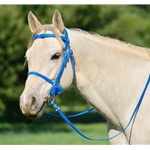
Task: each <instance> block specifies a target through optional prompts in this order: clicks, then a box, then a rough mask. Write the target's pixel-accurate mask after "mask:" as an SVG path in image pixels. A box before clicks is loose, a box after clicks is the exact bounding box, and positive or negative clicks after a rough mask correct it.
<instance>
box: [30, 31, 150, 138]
mask: <svg viewBox="0 0 150 150" xmlns="http://www.w3.org/2000/svg"><path fill="white" fill-rule="evenodd" d="M64 33H65V34H64V35H65V36H60V38H61V39H62V40H63V41H64V43H65V48H64V57H63V61H62V64H61V67H60V70H59V72H58V74H57V76H56V78H55V80H54V81H52V80H51V79H49V78H47V77H46V76H44V75H42V74H40V73H38V72H35V71H30V72H29V73H28V76H29V75H35V76H38V77H40V78H42V79H43V80H45V81H46V82H48V83H50V84H51V85H52V87H51V89H50V91H49V94H50V95H51V96H53V97H55V96H57V95H59V94H60V93H61V92H62V90H63V88H62V86H61V85H60V84H59V82H60V79H61V76H62V74H63V71H64V68H65V66H66V64H67V60H68V58H69V59H70V61H71V65H72V72H73V75H74V59H73V52H72V50H71V49H70V41H69V37H68V33H67V30H66V29H64ZM39 38H55V35H54V34H47V33H46V34H38V35H35V36H34V40H36V39H39ZM149 83H150V75H149V77H148V80H147V82H146V85H145V87H144V89H143V92H142V94H141V96H140V98H139V100H138V103H137V105H136V107H135V109H134V111H133V113H132V115H131V118H130V120H129V122H128V124H127V126H126V127H125V128H124V129H123V130H122V131H120V132H119V133H118V134H116V135H114V136H112V137H110V138H89V137H87V136H85V135H84V134H82V133H81V132H80V131H79V130H78V129H77V128H76V127H75V126H74V125H73V124H72V123H71V122H70V120H69V119H68V118H69V117H76V116H79V115H83V114H86V113H88V112H91V111H92V110H94V108H90V109H89V110H87V111H84V112H82V113H78V114H75V115H70V116H65V115H64V113H63V112H62V111H61V110H60V108H59V107H58V105H57V104H55V102H54V100H52V101H50V104H51V105H52V106H53V108H54V109H55V110H56V111H57V112H58V113H59V115H57V114H53V113H50V112H47V111H44V112H45V113H47V114H50V115H53V116H57V117H62V118H63V119H64V120H65V121H66V122H67V123H68V124H69V125H70V127H71V128H73V129H74V130H75V131H76V132H77V133H78V134H79V135H81V136H82V137H84V138H86V139H88V140H100V141H104V140H111V139H113V138H115V137H117V136H118V135H120V134H121V133H123V132H124V131H125V130H126V129H127V128H128V127H129V125H130V123H131V122H132V120H133V119H134V117H135V115H136V113H137V111H138V109H139V107H140V105H141V102H142V100H143V97H144V95H145V93H146V90H147V88H148V85H149Z"/></svg>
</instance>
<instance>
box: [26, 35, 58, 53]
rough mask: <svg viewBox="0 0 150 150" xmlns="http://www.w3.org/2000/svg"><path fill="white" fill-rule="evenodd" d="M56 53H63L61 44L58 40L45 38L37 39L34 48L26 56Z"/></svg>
mask: <svg viewBox="0 0 150 150" xmlns="http://www.w3.org/2000/svg"><path fill="white" fill-rule="evenodd" d="M55 51H61V48H60V44H59V42H58V40H57V39H56V38H44V39H36V40H35V41H34V42H33V44H32V46H31V47H30V48H29V49H28V50H27V52H26V56H29V55H32V54H33V55H34V54H35V53H41V55H42V54H46V53H49V54H51V53H54V52H55Z"/></svg>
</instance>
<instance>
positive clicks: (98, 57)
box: [70, 31, 150, 126]
mask: <svg viewBox="0 0 150 150" xmlns="http://www.w3.org/2000/svg"><path fill="white" fill-rule="evenodd" d="M71 32H72V33H70V41H71V48H72V50H73V52H74V57H75V74H76V78H75V84H76V87H77V89H78V90H79V91H80V93H81V94H82V95H83V96H84V97H85V98H86V100H87V101H88V102H89V103H90V104H91V105H93V106H94V107H95V108H96V109H97V110H99V111H100V112H101V113H102V114H103V115H104V116H106V118H108V119H111V121H112V122H114V123H115V124H117V125H118V126H119V124H120V123H119V121H118V118H119V117H120V116H122V115H123V114H122V113H121V112H122V111H121V110H122V109H123V110H124V111H127V110H131V109H132V111H133V109H134V107H135V105H136V102H135V101H134V100H133V101H132V102H133V104H132V102H131V99H132V96H133V95H134V99H135V100H137V99H138V98H139V96H140V95H139V94H140V93H141V91H142V88H143V86H144V84H145V82H146V78H147V76H148V73H149V70H148V69H147V70H146V71H145V69H144V67H145V63H146V61H147V60H146V56H147V54H145V53H144V54H143V55H144V56H143V57H145V59H142V58H140V57H138V55H135V56H134V55H133V54H131V55H129V54H126V53H124V52H122V51H116V52H115V51H113V50H112V49H111V43H109V45H110V46H109V45H108V41H107V40H106V42H105V43H104V42H103V43H102V42H98V40H91V39H90V38H85V37H84V36H81V35H80V34H78V33H76V32H75V33H74V32H73V31H71ZM103 40H104V39H103ZM112 44H113V43H112ZM118 44H119V43H118ZM124 45H125V43H124ZM109 47H110V49H109ZM116 48H117V46H116ZM122 48H123V47H122ZM127 51H128V50H127ZM140 53H141V52H140V51H139V54H140ZM147 59H148V56H147ZM149 67H150V66H149ZM149 69H150V68H149ZM140 77H143V79H141V78H140ZM139 84H141V85H142V86H139ZM138 86H139V87H138ZM135 89H136V92H135ZM116 106H117V107H116ZM130 107H131V109H130ZM123 113H124V112H123ZM129 114H130V113H129Z"/></svg>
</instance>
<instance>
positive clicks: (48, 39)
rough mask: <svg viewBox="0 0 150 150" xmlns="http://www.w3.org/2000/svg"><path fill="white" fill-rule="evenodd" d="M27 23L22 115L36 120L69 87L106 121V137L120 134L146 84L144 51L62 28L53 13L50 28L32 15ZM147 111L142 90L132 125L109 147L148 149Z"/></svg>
mask: <svg viewBox="0 0 150 150" xmlns="http://www.w3.org/2000/svg"><path fill="white" fill-rule="evenodd" d="M28 22H29V27H30V30H31V32H32V33H33V35H32V37H31V39H30V41H29V45H28V50H27V52H26V59H27V62H28V69H29V73H28V78H27V80H26V84H25V89H24V91H23V93H22V95H21V96H20V108H21V110H22V113H23V114H24V115H25V116H27V117H30V118H39V117H41V116H42V114H43V110H44V108H45V106H46V105H47V103H48V102H51V101H52V99H53V98H54V97H55V96H57V95H58V94H60V93H61V92H62V90H63V91H64V90H66V89H67V88H69V87H70V85H71V84H73V85H74V86H75V87H76V88H77V89H78V91H79V92H80V93H81V95H82V96H83V97H84V98H85V99H86V100H87V102H88V103H90V104H91V106H93V107H94V108H95V109H96V110H97V111H98V112H99V113H101V114H102V115H103V116H104V117H105V118H106V119H107V124H108V137H111V136H113V135H116V134H118V133H119V132H120V131H122V130H123V129H124V128H125V127H126V125H127V123H128V121H129V119H130V117H131V115H132V112H133V111H134V109H135V106H136V105H137V103H138V100H139V98H140V97H141V94H142V92H143V89H144V87H145V84H146V83H147V82H148V80H147V79H148V77H149V73H150V53H149V50H148V49H146V48H142V47H138V46H134V45H131V44H127V43H124V42H120V41H118V40H115V39H111V38H107V37H102V36H99V35H95V34H90V33H87V32H83V31H82V30H74V29H67V28H65V26H64V23H63V20H62V17H61V14H60V13H59V12H58V11H57V10H55V12H54V16H53V19H52V24H49V25H42V24H41V23H40V22H39V21H38V19H37V18H36V17H35V16H34V15H33V14H32V12H29V14H28ZM71 50H72V51H73V53H72V51H71ZM149 108H150V89H149V86H148V87H147V90H146V91H145V94H144V96H143V100H142V103H141V105H139V106H138V111H137V112H136V115H135V117H134V119H133V120H132V124H131V125H130V126H129V127H128V128H127V130H125V131H124V132H123V133H122V134H120V135H119V136H117V137H116V138H113V139H111V140H110V144H150V136H149V135H150V119H148V118H149V117H150V111H149Z"/></svg>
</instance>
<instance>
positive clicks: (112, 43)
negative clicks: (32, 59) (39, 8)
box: [28, 24, 150, 57]
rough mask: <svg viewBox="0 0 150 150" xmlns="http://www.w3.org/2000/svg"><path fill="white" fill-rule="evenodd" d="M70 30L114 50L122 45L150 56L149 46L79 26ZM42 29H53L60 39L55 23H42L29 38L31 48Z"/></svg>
mask: <svg viewBox="0 0 150 150" xmlns="http://www.w3.org/2000/svg"><path fill="white" fill-rule="evenodd" d="M70 30H72V31H74V32H77V33H78V34H81V35H82V36H84V37H86V38H88V39H90V40H93V41H97V42H99V43H100V44H104V45H105V46H106V47H108V48H110V47H111V49H113V50H117V49H119V47H121V50H122V51H124V52H126V53H127V52H128V53H130V54H135V55H137V56H139V57H140V56H145V57H147V56H148V57H150V50H149V49H148V48H145V47H140V46H136V45H133V44H130V43H126V42H123V41H120V40H117V39H112V38H110V37H104V36H101V35H99V34H97V33H94V32H87V31H85V30H81V29H78V28H72V29H70ZM41 31H43V32H46V31H52V32H53V33H54V34H55V35H56V37H57V39H58V40H59V41H60V38H59V34H58V33H57V31H56V29H55V27H54V25H52V24H50V25H42V26H40V27H39V28H38V29H37V30H36V31H35V32H34V33H33V34H32V36H31V38H30V40H29V43H28V48H30V47H31V45H32V43H33V37H34V36H35V35H36V34H38V33H40V32H41Z"/></svg>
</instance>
